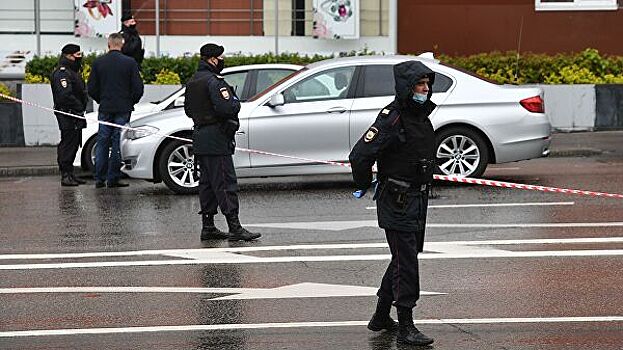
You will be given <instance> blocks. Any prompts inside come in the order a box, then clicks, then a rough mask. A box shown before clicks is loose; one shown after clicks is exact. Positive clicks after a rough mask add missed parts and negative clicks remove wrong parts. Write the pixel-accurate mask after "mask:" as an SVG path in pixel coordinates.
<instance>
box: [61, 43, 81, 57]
mask: <svg viewBox="0 0 623 350" xmlns="http://www.w3.org/2000/svg"><path fill="white" fill-rule="evenodd" d="M76 52H80V45H76V44H67V45H65V46H63V48H62V49H61V53H62V54H63V55H73V54H75V53H76Z"/></svg>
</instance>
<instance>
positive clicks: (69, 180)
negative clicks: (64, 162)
mask: <svg viewBox="0 0 623 350" xmlns="http://www.w3.org/2000/svg"><path fill="white" fill-rule="evenodd" d="M78 185H79V183H77V182H76V181H75V180H74V178H73V177H72V176H71V174H70V173H63V175H62V176H61V186H78Z"/></svg>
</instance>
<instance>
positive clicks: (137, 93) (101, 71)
mask: <svg viewBox="0 0 623 350" xmlns="http://www.w3.org/2000/svg"><path fill="white" fill-rule="evenodd" d="M87 87H88V91H89V96H91V97H92V98H93V99H94V100H95V102H97V103H99V111H100V112H105V113H128V112H131V111H133V110H134V105H135V104H137V103H138V101H139V100H140V99H141V97H142V96H143V80H142V79H141V75H140V73H139V70H138V65H137V64H136V62H135V61H134V59H132V58H130V57H128V56H126V55H124V54H122V53H121V51H118V50H112V51H109V52H108V53H107V54H105V55H103V56H101V57H99V58H97V59H96V60H95V61H94V62H93V64H92V65H91V74H90V75H89V82H88V83H87Z"/></svg>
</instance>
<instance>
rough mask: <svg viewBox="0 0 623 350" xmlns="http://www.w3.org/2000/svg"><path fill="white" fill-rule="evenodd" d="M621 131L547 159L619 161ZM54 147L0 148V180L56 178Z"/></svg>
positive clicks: (579, 138)
mask: <svg viewBox="0 0 623 350" xmlns="http://www.w3.org/2000/svg"><path fill="white" fill-rule="evenodd" d="M622 143H623V131H600V132H577V133H556V134H553V135H552V147H551V154H550V157H588V156H595V155H603V156H608V157H621V158H623V145H622ZM58 173H59V171H58V166H57V165H56V147H0V177H7V176H35V175H56V174H58Z"/></svg>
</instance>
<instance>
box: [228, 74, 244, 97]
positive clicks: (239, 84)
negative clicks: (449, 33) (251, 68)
mask: <svg viewBox="0 0 623 350" xmlns="http://www.w3.org/2000/svg"><path fill="white" fill-rule="evenodd" d="M248 73H249V72H247V71H245V72H236V73H229V74H225V75H223V76H224V77H225V81H226V82H227V84H229V85H231V87H232V88H234V91H235V92H236V95H238V96H240V94H242V89H244V82H245V80H246V79H247V74H248Z"/></svg>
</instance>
